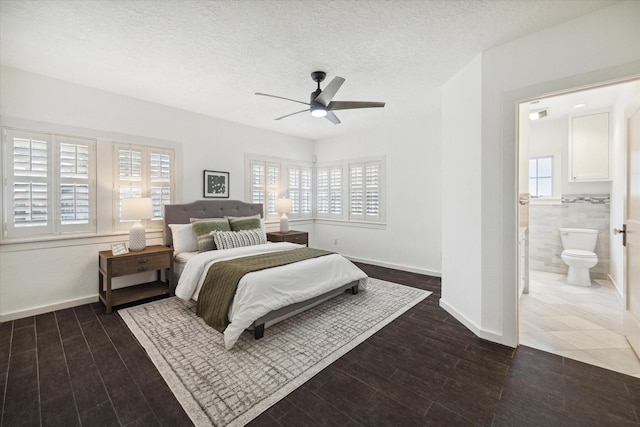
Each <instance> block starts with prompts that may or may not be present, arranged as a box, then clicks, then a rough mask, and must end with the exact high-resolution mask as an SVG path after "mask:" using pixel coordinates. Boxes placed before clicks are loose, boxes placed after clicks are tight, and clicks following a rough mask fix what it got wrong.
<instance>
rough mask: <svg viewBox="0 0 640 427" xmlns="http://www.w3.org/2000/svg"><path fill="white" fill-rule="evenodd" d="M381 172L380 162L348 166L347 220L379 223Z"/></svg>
mask: <svg viewBox="0 0 640 427" xmlns="http://www.w3.org/2000/svg"><path fill="white" fill-rule="evenodd" d="M381 172H382V163H381V162H380V161H371V162H363V163H350V164H349V219H351V220H358V221H374V222H379V221H381V219H382V214H381V194H382V190H381Z"/></svg>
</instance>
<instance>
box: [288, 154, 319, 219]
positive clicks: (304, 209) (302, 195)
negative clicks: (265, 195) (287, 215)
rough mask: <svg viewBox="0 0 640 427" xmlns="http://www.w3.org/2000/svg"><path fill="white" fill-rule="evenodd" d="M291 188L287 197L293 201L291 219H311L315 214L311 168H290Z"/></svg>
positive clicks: (289, 187)
mask: <svg viewBox="0 0 640 427" xmlns="http://www.w3.org/2000/svg"><path fill="white" fill-rule="evenodd" d="M287 169H288V171H289V186H288V190H287V195H288V197H289V198H290V199H291V204H292V211H291V218H303V217H311V216H312V212H313V207H312V203H313V197H312V194H313V189H312V187H311V185H312V184H311V183H312V179H311V175H312V174H311V168H309V167H303V166H288V167H287Z"/></svg>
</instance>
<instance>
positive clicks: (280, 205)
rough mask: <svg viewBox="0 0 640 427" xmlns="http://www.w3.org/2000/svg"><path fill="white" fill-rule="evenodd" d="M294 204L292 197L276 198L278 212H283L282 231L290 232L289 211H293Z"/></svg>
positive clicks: (281, 218) (281, 219) (281, 217)
mask: <svg viewBox="0 0 640 427" xmlns="http://www.w3.org/2000/svg"><path fill="white" fill-rule="evenodd" d="M292 207H293V204H292V203H291V199H278V200H276V212H279V213H281V214H282V215H281V216H280V232H281V233H288V232H289V218H288V217H287V213H288V212H291V210H292Z"/></svg>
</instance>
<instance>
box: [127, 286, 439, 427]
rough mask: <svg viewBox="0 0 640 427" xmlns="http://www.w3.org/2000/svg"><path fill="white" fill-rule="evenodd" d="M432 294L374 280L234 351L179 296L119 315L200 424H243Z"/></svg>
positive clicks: (246, 338) (244, 339) (247, 335)
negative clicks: (226, 347) (228, 348)
mask: <svg viewBox="0 0 640 427" xmlns="http://www.w3.org/2000/svg"><path fill="white" fill-rule="evenodd" d="M430 294H431V292H428V291H424V290H421V289H416V288H411V287H408V286H403V285H399V284H397V283H391V282H386V281H382V280H378V279H369V284H368V286H367V289H366V290H365V291H361V292H359V293H358V294H357V295H351V294H349V293H345V294H342V295H339V296H337V297H335V298H332V299H331V300H329V301H326V302H324V303H322V304H320V305H318V306H316V307H314V308H312V309H310V310H307V311H305V312H303V313H300V314H298V315H296V316H294V317H291V318H290V319H287V320H285V321H283V322H280V323H278V324H276V325H273V326H271V327H269V328H267V329H266V331H265V336H264V338H262V339H260V340H255V339H254V338H253V334H252V333H251V332H248V331H245V332H244V333H243V334H242V336H241V337H240V339H239V340H238V342H237V343H236V345H235V346H234V347H233V348H232V349H231V350H226V349H225V347H224V342H223V339H222V334H220V333H219V332H217V331H216V330H214V329H213V328H211V327H209V326H207V325H206V324H205V323H204V322H203V321H202V319H201V318H199V317H197V316H196V315H195V303H194V302H185V301H182V300H180V299H178V298H176V297H172V298H168V299H163V300H159V301H154V302H150V303H148V304H144V305H139V306H135V307H131V308H127V309H122V310H119V311H118V313H119V314H120V316H121V317H122V319H124V321H125V323H126V324H127V326H128V327H129V329H130V330H131V331H132V332H133V334H134V335H135V336H136V338H137V339H138V341H139V342H140V343H141V344H142V346H143V347H144V348H145V349H146V351H147V353H148V354H149V357H150V358H151V360H152V361H153V363H154V364H155V365H156V367H157V368H158V370H159V371H160V373H161V374H162V376H163V377H164V379H165V380H166V382H167V384H168V385H169V387H170V388H171V390H172V391H173V393H174V394H175V396H176V398H177V399H178V401H179V402H180V404H181V405H182V407H183V408H184V410H185V412H186V413H187V414H188V415H189V417H190V418H191V420H192V421H193V422H194V424H195V425H196V426H211V425H215V426H241V425H244V424H246V423H248V422H249V421H251V420H252V419H253V418H255V417H257V416H258V415H260V414H261V413H262V412H264V411H265V410H266V409H268V408H269V407H270V406H271V405H273V404H274V403H276V402H278V401H279V400H280V399H282V398H283V397H285V396H286V395H287V394H289V393H291V392H292V391H293V390H295V389H296V388H297V387H299V386H301V385H302V384H304V383H305V382H306V381H307V380H309V379H310V378H311V377H312V376H314V375H315V374H317V373H318V372H320V371H321V370H322V369H324V368H325V367H327V366H328V365H329V364H331V363H332V362H334V361H335V360H337V359H338V358H339V357H340V356H342V355H344V354H345V353H347V352H348V351H349V350H351V349H352V348H354V347H355V346H357V345H358V344H360V343H362V342H363V341H364V340H366V339H367V338H369V337H370V336H371V335H373V334H374V333H375V332H376V331H378V330H380V329H381V328H382V327H384V326H385V325H387V324H389V323H390V322H391V321H392V320H393V319H395V318H397V317H398V316H400V315H401V314H402V313H404V312H405V311H407V310H408V309H410V308H411V307H413V306H414V305H416V304H417V303H418V302H420V301H422V300H423V299H425V298H426V297H428V296H429V295H430Z"/></svg>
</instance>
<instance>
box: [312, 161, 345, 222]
mask: <svg viewBox="0 0 640 427" xmlns="http://www.w3.org/2000/svg"><path fill="white" fill-rule="evenodd" d="M316 191H317V197H316V204H317V206H316V215H317V217H318V218H342V166H328V167H319V168H318V169H317V173H316Z"/></svg>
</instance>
